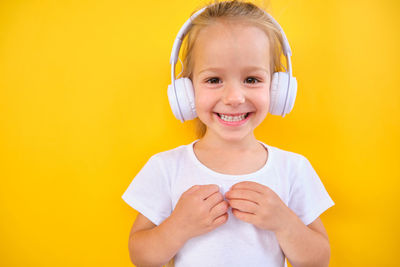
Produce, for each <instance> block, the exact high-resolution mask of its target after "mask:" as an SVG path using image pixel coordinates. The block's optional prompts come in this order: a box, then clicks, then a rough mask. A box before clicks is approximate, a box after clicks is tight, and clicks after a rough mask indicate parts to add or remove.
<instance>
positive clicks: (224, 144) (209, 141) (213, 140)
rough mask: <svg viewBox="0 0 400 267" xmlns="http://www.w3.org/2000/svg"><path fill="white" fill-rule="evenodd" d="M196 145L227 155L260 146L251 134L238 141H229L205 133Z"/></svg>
mask: <svg viewBox="0 0 400 267" xmlns="http://www.w3.org/2000/svg"><path fill="white" fill-rule="evenodd" d="M198 143H200V145H201V146H202V147H204V148H207V149H208V150H214V151H224V152H227V153H230V152H232V153H235V152H239V151H241V152H245V151H249V150H254V149H257V148H259V147H260V144H259V142H258V141H257V139H256V138H255V136H254V133H251V134H249V135H248V136H246V137H244V138H242V139H240V140H229V139H223V138H221V137H220V136H218V135H215V134H213V133H210V132H209V131H207V132H206V133H205V135H204V137H203V138H201V139H200V140H199V141H198Z"/></svg>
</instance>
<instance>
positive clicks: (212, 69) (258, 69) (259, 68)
mask: <svg viewBox="0 0 400 267" xmlns="http://www.w3.org/2000/svg"><path fill="white" fill-rule="evenodd" d="M243 69H244V70H246V71H263V72H265V73H267V74H268V73H269V71H268V70H267V69H265V68H262V67H257V66H248V67H245V68H243ZM221 70H223V68H217V67H215V68H205V69H203V70H201V71H199V73H198V74H200V73H203V72H206V71H221Z"/></svg>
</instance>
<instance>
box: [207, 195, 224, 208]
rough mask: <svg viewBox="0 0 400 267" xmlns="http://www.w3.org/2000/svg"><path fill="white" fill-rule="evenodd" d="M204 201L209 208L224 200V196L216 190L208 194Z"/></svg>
mask: <svg viewBox="0 0 400 267" xmlns="http://www.w3.org/2000/svg"><path fill="white" fill-rule="evenodd" d="M205 201H206V203H207V205H208V206H209V207H210V209H211V208H213V207H214V206H215V205H217V204H218V203H220V202H221V201H224V196H223V195H222V194H221V192H219V191H218V192H215V193H213V194H212V195H211V196H209V197H208V198H207V199H206V200H205Z"/></svg>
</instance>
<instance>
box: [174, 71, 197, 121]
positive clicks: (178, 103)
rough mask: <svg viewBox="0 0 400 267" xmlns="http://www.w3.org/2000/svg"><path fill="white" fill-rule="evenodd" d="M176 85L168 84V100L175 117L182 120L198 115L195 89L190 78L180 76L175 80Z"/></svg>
mask: <svg viewBox="0 0 400 267" xmlns="http://www.w3.org/2000/svg"><path fill="white" fill-rule="evenodd" d="M174 84H175V87H174V86H173V85H172V84H170V85H169V86H168V100H169V104H170V106H171V109H172V113H174V115H175V117H176V118H177V119H179V120H180V121H181V122H184V121H186V120H192V119H194V118H196V117H197V113H196V107H195V102H194V90H193V84H192V81H191V80H190V79H189V78H180V79H178V80H175V81H174Z"/></svg>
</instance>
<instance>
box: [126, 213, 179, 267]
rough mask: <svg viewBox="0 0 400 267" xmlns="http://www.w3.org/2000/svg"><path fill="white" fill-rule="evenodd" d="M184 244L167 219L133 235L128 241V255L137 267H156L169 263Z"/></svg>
mask: <svg viewBox="0 0 400 267" xmlns="http://www.w3.org/2000/svg"><path fill="white" fill-rule="evenodd" d="M184 243H185V241H184V239H183V238H182V237H181V236H180V233H178V232H177V231H175V228H174V226H173V223H171V222H170V220H169V218H168V219H166V220H165V221H164V222H162V223H161V224H160V225H159V226H157V227H154V228H152V229H150V230H143V231H138V232H136V233H134V234H133V235H132V236H131V238H130V240H129V253H130V257H131V260H132V263H133V264H135V265H136V266H138V267H140V266H146V267H150V266H157V267H158V266H163V265H164V264H166V263H167V262H169V261H170V260H171V259H172V258H173V257H174V256H175V254H176V253H177V252H178V251H179V249H180V248H181V247H182V246H183V245H184Z"/></svg>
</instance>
